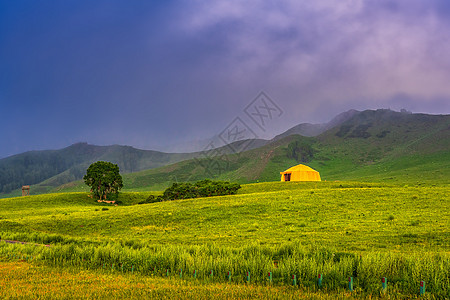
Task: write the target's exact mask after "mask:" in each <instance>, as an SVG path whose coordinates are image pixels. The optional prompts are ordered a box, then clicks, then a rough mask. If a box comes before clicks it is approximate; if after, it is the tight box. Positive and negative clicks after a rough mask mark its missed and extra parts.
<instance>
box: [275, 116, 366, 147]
mask: <svg viewBox="0 0 450 300" xmlns="http://www.w3.org/2000/svg"><path fill="white" fill-rule="evenodd" d="M358 113H359V111H357V110H354V109H351V110H349V111H346V112H343V113H341V114H339V115H337V116H336V117H334V118H333V119H332V120H331V121H330V122H328V123H324V124H310V123H302V124H299V125H296V126H294V127H292V128H290V129H288V130H286V131H285V132H283V133H281V134H279V135H277V136H275V137H274V138H273V139H272V141H277V140H279V139H282V138H284V137H287V136H290V135H294V134H298V135H302V136H307V137H312V136H318V135H319V134H321V133H323V132H325V131H327V130H328V129H331V128H333V127H335V126H338V125H340V124H342V123H343V122H345V121H347V120H348V119H350V118H351V117H353V116H354V115H355V114H358Z"/></svg>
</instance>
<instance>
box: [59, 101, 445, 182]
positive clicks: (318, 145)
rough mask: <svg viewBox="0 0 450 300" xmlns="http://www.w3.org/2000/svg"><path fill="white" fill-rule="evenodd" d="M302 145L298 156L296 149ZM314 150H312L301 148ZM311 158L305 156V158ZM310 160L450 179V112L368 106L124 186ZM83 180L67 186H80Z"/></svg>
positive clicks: (252, 172) (324, 172) (339, 175)
mask: <svg viewBox="0 0 450 300" xmlns="http://www.w3.org/2000/svg"><path fill="white" fill-rule="evenodd" d="M293 147H294V148H295V147H297V152H298V153H297V156H293V155H292V153H291V152H292V149H293ZM305 150H309V151H310V152H311V153H312V154H311V155H310V156H307V155H304V153H303V154H302V151H303V152H305ZM304 161H306V162H304ZM298 163H306V164H307V165H309V166H311V167H312V168H314V169H316V170H318V171H319V172H320V174H321V177H322V180H327V181H335V180H356V181H358V180H366V181H378V182H387V183H389V182H404V183H408V184H417V183H418V182H433V183H434V184H448V183H449V179H450V116H430V115H414V114H404V113H397V112H393V111H389V110H380V111H366V112H361V113H358V114H355V115H353V117H351V118H350V119H348V120H347V121H345V122H344V123H342V124H341V125H339V126H337V127H335V128H333V129H330V130H328V131H326V132H324V133H323V134H321V135H319V136H318V137H302V136H298V135H292V136H289V137H285V138H282V139H279V140H277V141H276V142H272V143H270V144H268V145H265V146H263V147H260V148H257V149H253V150H250V151H246V152H242V153H238V154H229V155H221V156H220V155H218V156H211V157H209V158H203V159H194V160H187V161H183V162H180V163H176V164H173V165H169V166H165V167H161V168H156V169H152V170H145V171H142V172H136V173H132V174H125V175H124V185H125V190H127V189H128V190H140V191H145V190H163V189H164V188H166V187H167V186H169V185H170V184H171V182H176V181H179V182H181V181H196V180H200V179H204V178H215V179H220V180H230V181H237V182H240V183H251V182H258V181H259V182H262V181H278V180H280V175H279V173H280V171H283V170H286V169H287V168H289V167H291V166H293V165H296V164H298ZM81 186H82V183H81V182H79V183H78V184H74V185H72V186H71V187H70V189H68V190H67V189H65V188H66V187H64V188H63V189H60V190H62V191H64V190H67V191H80V190H81V189H82V187H81Z"/></svg>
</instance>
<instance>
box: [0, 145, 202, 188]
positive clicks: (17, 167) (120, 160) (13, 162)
mask: <svg viewBox="0 0 450 300" xmlns="http://www.w3.org/2000/svg"><path fill="white" fill-rule="evenodd" d="M195 156H196V154H194V153H163V152H158V151H150V150H139V149H135V148H133V147H129V146H119V145H114V146H94V145H88V144H87V143H78V144H74V145H72V146H69V147H67V148H64V149H61V150H45V151H30V152H26V153H22V154H18V155H14V156H11V157H8V158H4V159H1V160H0V192H1V193H3V194H5V193H10V192H11V191H13V190H15V189H17V188H20V187H21V186H22V185H36V184H39V186H33V189H34V192H35V193H40V192H46V191H47V190H48V189H51V188H54V187H56V186H59V185H61V184H64V183H67V182H71V181H74V180H78V179H81V178H82V177H83V175H84V174H85V173H86V169H87V168H88V167H89V165H90V164H91V163H93V162H95V161H98V160H105V161H110V162H113V163H116V164H118V165H119V167H120V169H121V171H122V172H124V173H128V172H136V171H140V170H145V169H150V168H155V167H160V166H163V165H166V164H171V163H175V162H177V161H181V160H185V159H188V158H192V157H195ZM36 188H37V189H36Z"/></svg>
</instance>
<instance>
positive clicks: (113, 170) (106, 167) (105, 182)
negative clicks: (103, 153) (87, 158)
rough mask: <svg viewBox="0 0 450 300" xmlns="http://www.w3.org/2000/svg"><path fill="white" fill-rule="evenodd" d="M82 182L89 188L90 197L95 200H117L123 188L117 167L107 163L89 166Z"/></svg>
mask: <svg viewBox="0 0 450 300" xmlns="http://www.w3.org/2000/svg"><path fill="white" fill-rule="evenodd" d="M83 179H84V182H85V183H86V184H87V185H88V186H89V187H90V188H91V193H92V196H93V197H95V198H97V199H100V200H101V199H104V200H106V199H108V200H113V199H117V196H118V195H119V190H120V189H121V188H122V187H123V183H122V176H120V174H119V167H118V166H117V165H116V164H113V163H110V162H107V161H98V162H95V163H93V164H91V165H90V166H89V168H88V169H87V171H86V175H84V177H83Z"/></svg>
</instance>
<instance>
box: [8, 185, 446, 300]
mask: <svg viewBox="0 0 450 300" xmlns="http://www.w3.org/2000/svg"><path fill="white" fill-rule="evenodd" d="M152 193H153V194H154V192H126V193H122V194H121V195H120V198H119V200H120V201H121V204H120V205H119V206H111V205H106V204H100V203H96V202H95V201H94V200H93V199H91V198H89V197H88V196H87V194H86V193H61V194H47V195H36V196H29V197H20V198H6V199H0V236H1V238H2V240H19V241H24V242H29V243H28V244H11V243H6V242H2V243H0V257H1V263H0V266H1V270H2V272H3V273H4V274H7V276H6V275H5V276H6V277H7V278H10V280H15V281H17V282H22V281H23V282H22V283H24V284H31V286H33V290H34V291H35V292H36V293H39V292H38V290H39V289H41V288H43V285H45V284H44V283H40V281H39V280H38V281H36V282H33V283H29V282H28V281H26V280H27V279H26V278H28V277H27V276H28V275H27V276H25V275H23V276H22V277H21V275H20V274H21V272H22V271H14V272H12V271H10V270H14V269H15V268H16V269H17V268H18V269H21V270H23V272H25V273H29V272H31V273H33V272H34V273H36V275H35V276H41V277H42V276H43V278H48V280H50V278H52V280H55V279H54V278H55V277H58V276H53V275H50V274H53V273H54V272H66V273H68V275H67V276H66V275H64V276H59V277H60V279H58V280H56V282H57V284H56V286H58V284H61V285H62V286H65V285H67V283H66V281H67V280H69V279H67V278H71V276H72V277H74V278H75V277H77V276H79V275H77V274H89V275H86V276H90V277H92V278H95V280H94V279H93V280H92V282H91V283H89V282H85V281H83V280H81V281H80V282H78V280H75V279H74V280H73V281H72V282H73V284H74V287H73V288H74V289H75V288H77V286H78V288H80V289H82V288H83V286H85V285H92V286H97V285H102V284H100V283H98V282H100V281H102V280H103V281H105V282H108V283H109V281H117V282H121V283H123V282H127V284H129V285H130V286H134V287H135V288H133V289H131V288H130V289H127V288H124V289H121V288H120V289H119V288H117V289H116V294H115V295H116V296H117V297H118V298H120V297H121V296H120V295H128V296H127V297H136V298H139V295H141V294H138V293H145V296H148V297H155V298H158V297H160V296H161V295H164V294H165V293H167V295H172V296H173V297H175V298H180V297H181V298H182V297H183V296H182V294H177V293H179V290H184V291H186V293H185V294H186V295H193V294H189V293H190V292H188V291H190V290H191V289H192V291H195V295H197V296H196V297H194V298H211V297H219V298H229V297H231V296H230V295H233V297H235V298H248V299H251V298H274V299H277V298H294V297H297V296H302V295H303V297H308V298H314V297H316V298H317V299H322V298H323V299H327V298H336V297H338V298H339V297H342V298H346V297H347V298H348V297H350V298H353V297H361V298H367V297H379V296H383V295H384V294H383V293H382V291H381V278H382V277H386V278H387V280H388V289H387V291H386V293H387V296H389V297H390V298H399V299H402V298H412V297H416V296H418V293H419V283H420V281H425V282H426V295H425V296H426V297H428V298H430V299H433V298H436V299H445V298H449V297H450V284H449V278H450V271H449V270H450V254H449V251H450V243H449V241H450V231H449V224H450V202H449V200H450V199H449V198H450V196H449V194H450V193H449V188H448V185H447V184H445V183H440V184H411V183H409V184H408V185H406V184H398V183H395V184H385V183H362V182H315V183H295V182H269V183H255V184H247V185H243V187H242V189H241V190H239V193H238V195H233V196H221V197H211V198H197V199H186V200H176V201H167V202H159V203H152V204H144V205H137V203H138V202H140V201H142V200H144V199H145V198H146V197H148V195H150V194H152ZM45 245H48V246H45ZM180 270H181V271H180ZM194 272H195V276H194ZM228 272H229V273H228ZM247 272H249V274H250V277H249V278H248V277H247ZM269 272H272V281H271V282H270V280H269V278H268V274H269ZM34 273H33V274H34ZM39 274H40V275H39ZM227 274H230V277H228V276H227ZM319 274H322V276H323V282H322V288H321V289H319V286H318V275H319ZM167 275H168V276H167ZM293 275H295V276H296V279H297V285H296V287H293V286H292V276H293ZM29 276H31V275H29ZM83 276H85V275H82V277H83ZM180 277H181V278H180ZM348 277H353V280H354V291H353V292H352V293H349V292H348V291H347V290H348V287H347V286H348ZM83 278H84V277H83ZM27 282H28V283H27ZM149 285H151V286H153V287H154V288H152V289H147V286H149ZM7 286H8V285H7V284H4V285H2V292H3V293H4V294H5V295H9V296H10V297H16V296H14V295H15V294H14V293H17V291H12V290H10V289H8V288H7ZM119 286H121V285H120V284H118V285H117V287H119ZM164 286H166V287H169V288H167V289H166V290H164ZM175 286H176V287H177V288H175V290H174V288H173V287H175ZM96 288H97V287H96ZM150 290H152V291H154V292H151V293H150V292H149V291H150ZM172 290H173V291H172ZM158 291H159V292H158ZM162 291H165V292H162ZM97 292H98V293H97V294H95V295H97V296H98V297H100V298H102V297H103V298H106V297H109V295H110V294H109V293H111V291H106V290H102V289H101V288H100V290H98V291H97ZM160 292H161V293H160ZM121 293H125V294H121ZM126 293H129V294H126ZM158 293H159V294H158ZM170 293H172V294H170ZM216 293H217V294H220V295H219V296H215V295H216ZM230 293H231V294H230ZM233 293H234V294H233ZM95 295H94V294H91V295H90V296H89V295H87V296H86V297H88V298H90V297H97V296H95ZM142 295H144V294H142ZM158 295H159V296H158ZM183 295H184V294H183ZM258 295H261V296H258ZM19 296H20V295H19V294H18V297H19ZM22 296H23V295H22ZM23 297H26V295H25V296H23ZM43 297H46V296H45V295H44V296H43ZM168 297H169V296H168ZM186 297H187V298H189V296H186ZM191 298H192V297H191Z"/></svg>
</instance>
